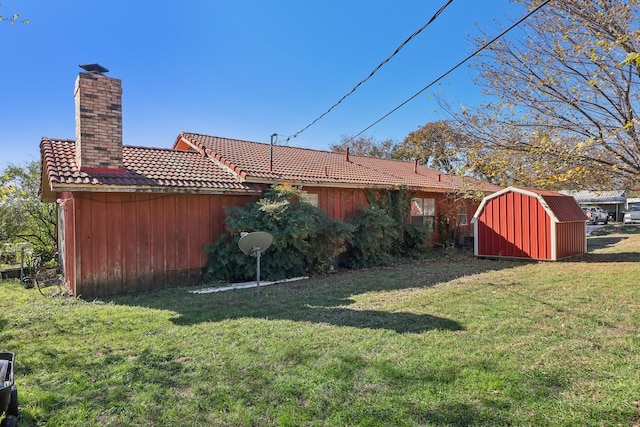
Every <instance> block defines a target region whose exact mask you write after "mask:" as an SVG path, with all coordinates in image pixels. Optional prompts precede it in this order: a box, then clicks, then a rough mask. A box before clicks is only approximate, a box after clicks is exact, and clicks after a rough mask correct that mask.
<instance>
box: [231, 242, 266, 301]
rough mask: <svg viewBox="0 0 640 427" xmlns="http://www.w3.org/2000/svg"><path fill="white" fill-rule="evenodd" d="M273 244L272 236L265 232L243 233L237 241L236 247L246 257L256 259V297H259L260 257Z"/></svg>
mask: <svg viewBox="0 0 640 427" xmlns="http://www.w3.org/2000/svg"><path fill="white" fill-rule="evenodd" d="M271 243H273V236H272V235H271V233H267V232H266V231H255V232H253V233H245V234H243V235H242V237H240V240H238V247H240V250H241V251H242V252H244V253H245V254H246V255H250V256H253V257H256V295H257V296H260V256H261V255H262V252H264V251H266V250H267V249H268V248H269V246H271Z"/></svg>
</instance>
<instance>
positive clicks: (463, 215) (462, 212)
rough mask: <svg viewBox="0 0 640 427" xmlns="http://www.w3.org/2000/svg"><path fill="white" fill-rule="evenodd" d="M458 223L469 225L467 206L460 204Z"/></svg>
mask: <svg viewBox="0 0 640 427" xmlns="http://www.w3.org/2000/svg"><path fill="white" fill-rule="evenodd" d="M458 225H467V206H466V205H462V206H458Z"/></svg>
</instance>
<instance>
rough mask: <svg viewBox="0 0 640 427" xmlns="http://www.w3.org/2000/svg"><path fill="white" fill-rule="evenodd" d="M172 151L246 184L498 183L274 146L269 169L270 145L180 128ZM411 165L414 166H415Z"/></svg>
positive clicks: (447, 187) (436, 186) (440, 186)
mask: <svg viewBox="0 0 640 427" xmlns="http://www.w3.org/2000/svg"><path fill="white" fill-rule="evenodd" d="M174 148H176V149H192V150H195V151H196V152H200V153H203V152H206V153H207V154H208V155H209V156H210V157H212V158H215V159H216V160H218V161H220V162H221V163H222V164H224V165H226V166H227V167H229V168H230V169H231V170H233V171H234V172H235V173H237V174H238V175H239V176H240V177H242V178H244V179H246V180H247V181H248V182H270V181H271V182H273V181H280V182H282V181H288V182H291V183H301V184H306V185H314V184H315V185H341V186H347V187H368V188H392V187H394V186H396V185H398V184H404V185H406V186H407V187H408V188H410V189H420V190H428V191H439V192H444V191H451V190H452V189H460V188H461V187H463V186H467V187H468V186H469V181H471V182H473V183H474V184H476V185H478V186H479V188H481V189H482V190H484V191H486V192H494V191H498V190H500V189H501V187H498V186H495V185H491V184H487V183H482V182H480V181H476V180H465V181H466V182H463V180H462V179H461V178H459V177H457V176H452V175H445V174H441V173H439V172H438V171H436V170H434V169H430V168H427V167H424V166H421V165H418V166H417V168H415V165H414V163H413V162H406V161H399V160H389V159H379V158H371V157H363V156H353V155H350V156H349V161H347V158H346V155H345V154H338V153H332V152H328V151H319V150H311V149H306V148H298V147H289V146H282V145H276V146H274V147H273V170H272V171H270V170H269V168H270V160H269V159H270V148H271V147H270V144H264V143H258V142H250V141H241V140H237V139H229V138H220V137H215V136H208V135H199V134H195V133H187V132H183V133H181V134H180V135H179V136H178V139H177V140H176V142H175V144H174ZM414 168H415V169H414Z"/></svg>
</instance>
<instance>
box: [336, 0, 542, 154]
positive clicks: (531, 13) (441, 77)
mask: <svg viewBox="0 0 640 427" xmlns="http://www.w3.org/2000/svg"><path fill="white" fill-rule="evenodd" d="M550 1H551V0H545V1H543V2H542V3H541V4H540V5H538V6H537V7H536V8H535V9H532V10H531V11H530V12H529V13H527V14H526V15H525V16H523V17H522V18H520V20H519V21H518V22H516V23H515V24H513V25H511V26H510V27H509V28H507V29H506V30H504V31H503V32H501V33H500V34H498V35H497V36H496V37H494V38H493V39H491V40H490V41H489V42H487V43H486V44H484V45H483V46H481V47H480V48H479V49H477V50H476V51H475V52H473V53H472V54H470V55H469V56H467V57H466V58H465V59H463V60H462V61H460V62H458V63H457V64H456V65H455V66H453V67H452V68H450V69H449V70H448V71H447V72H445V73H444V74H442V75H441V76H440V77H438V78H437V79H435V80H434V81H432V82H431V83H429V84H428V85H426V86H425V87H423V88H422V89H420V90H419V91H418V92H416V93H415V94H413V95H412V96H411V97H409V98H408V99H407V100H405V101H404V102H402V103H401V104H400V105H398V106H397V107H395V108H394V109H393V110H391V111H389V112H388V113H387V114H385V115H384V116H382V117H380V118H379V119H378V120H376V121H375V122H373V123H372V124H370V125H369V126H367V127H366V128H364V129H362V130H361V131H360V132H358V133H357V134H355V135H354V136H352V137H351V138H349V139H348V140H347V141H345V142H350V141H353V140H354V139H356V138H357V137H359V136H360V135H362V134H363V133H365V132H366V131H368V130H369V129H371V128H372V127H374V126H375V125H377V124H378V123H380V122H381V121H383V120H384V119H386V118H387V117H389V116H390V115H391V114H393V113H395V112H396V111H398V110H399V109H400V108H402V107H404V106H405V105H406V104H408V103H409V102H411V101H413V100H414V99H415V98H416V97H418V96H419V95H420V94H421V93H422V92H424V91H425V90H427V89H429V88H430V87H431V86H433V85H434V84H436V83H438V82H439V81H440V80H442V79H443V78H445V77H446V76H448V75H449V74H451V73H452V72H453V71H455V70H456V69H457V68H458V67H460V66H461V65H463V64H464V63H465V62H467V61H469V60H470V59H471V58H473V57H474V56H476V55H477V54H479V53H480V52H482V51H483V50H485V49H486V48H488V47H489V46H490V45H492V44H493V43H494V42H496V41H497V40H498V39H500V38H502V36H504V35H505V34H507V33H508V32H509V31H511V30H513V29H514V28H515V27H517V26H518V25H520V24H521V23H522V22H524V21H525V20H526V19H527V18H529V17H530V16H531V15H533V14H534V13H536V12H537V11H538V10H540V9H541V8H542V7H543V6H545V5H546V4H547V3H549V2H550Z"/></svg>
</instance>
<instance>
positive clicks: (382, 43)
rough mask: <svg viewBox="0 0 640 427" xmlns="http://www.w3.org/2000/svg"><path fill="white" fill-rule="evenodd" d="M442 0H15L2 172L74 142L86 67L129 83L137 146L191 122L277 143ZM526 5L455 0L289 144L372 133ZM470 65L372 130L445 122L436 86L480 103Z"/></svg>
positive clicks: (1, 72)
mask: <svg viewBox="0 0 640 427" xmlns="http://www.w3.org/2000/svg"><path fill="white" fill-rule="evenodd" d="M444 3H445V1H444V0H431V1H426V0H394V1H388V0H370V1H367V2H362V1H356V0H322V1H319V0H297V1H294V0H269V1H267V0H251V1H245V0H233V1H231V0H226V1H218V0H199V1H196V0H186V1H180V2H177V1H173V2H168V1H143V0H136V1H131V0H110V1H104V0H100V1H97V0H61V1H51V0H3V1H2V5H1V6H0V15H5V16H6V15H9V14H13V13H16V12H18V13H20V14H21V15H22V17H24V18H28V19H29V20H30V23H29V24H28V25H22V24H16V25H14V26H10V25H8V24H7V23H0V24H2V25H0V46H2V59H1V64H2V65H1V66H0V168H4V167H5V166H6V165H7V164H8V163H13V164H23V163H25V162H27V161H30V160H36V159H38V158H39V142H40V139H41V138H42V137H43V136H47V137H51V138H68V139H74V138H75V123H74V114H75V113H74V100H73V87H74V83H75V79H76V76H77V74H78V72H80V71H81V70H80V68H79V67H78V65H79V64H87V63H99V64H101V65H103V66H105V67H106V68H108V69H109V70H110V72H109V73H108V75H109V76H111V77H115V78H119V79H121V80H122V87H123V133H124V143H125V144H126V145H138V146H154V147H170V146H171V145H172V144H173V142H174V140H175V138H176V136H177V135H178V133H179V132H181V131H189V132H195V133H203V134H208V135H215V136H222V137H228V138H237V139H245V140H250V141H259V142H269V139H270V135H271V134H272V133H277V134H279V135H280V137H279V139H281V140H282V139H284V138H286V137H287V136H289V135H292V134H294V133H295V132H297V131H299V130H300V129H302V128H303V127H304V126H306V125H307V124H308V123H309V122H311V121H312V120H313V119H315V118H316V117H317V116H319V115H320V114H321V113H323V112H324V111H325V110H326V109H328V108H329V107H330V106H331V105H332V104H333V103H335V102H336V101H337V100H338V99H339V98H340V97H342V95H344V94H345V93H347V92H348V91H349V90H350V89H351V88H352V87H353V86H354V85H355V84H356V83H357V82H359V81H360V80H361V79H363V78H364V77H366V76H367V75H368V74H369V73H370V72H371V70H373V68H374V67H376V66H377V65H378V64H379V63H380V62H381V61H382V60H383V59H385V58H386V57H387V56H389V55H390V54H391V53H392V52H393V51H394V50H395V49H396V48H397V47H398V46H399V45H400V44H401V43H402V42H403V41H404V40H405V39H406V38H407V37H408V36H409V35H411V34H412V33H413V32H414V31H416V30H417V29H418V28H420V27H421V26H422V25H423V24H424V23H425V22H427V20H428V19H429V18H430V17H431V16H432V15H433V14H434V13H435V12H436V11H437V10H438V9H439V8H440V6H441V5H442V4H444ZM523 14H524V11H523V10H522V8H521V6H518V5H514V4H512V3H511V2H510V1H509V0H482V1H478V0H454V1H453V3H451V5H449V6H448V8H447V9H446V10H445V11H444V13H443V14H442V15H441V16H440V17H439V18H438V19H437V20H436V21H435V22H434V23H433V24H431V25H430V26H429V27H428V28H427V29H426V30H424V31H423V32H422V33H421V34H420V35H418V36H417V37H416V38H415V39H413V40H412V41H411V42H410V43H409V44H408V45H407V46H405V47H404V49H403V50H402V51H401V52H400V53H399V54H398V55H396V56H395V57H394V58H393V59H392V60H391V61H390V62H389V63H388V64H386V65H385V66H384V67H383V68H382V69H381V70H380V71H378V72H377V73H376V75H375V76H374V77H373V78H372V79H370V80H369V81H367V82H366V83H365V84H364V85H362V86H361V87H360V88H359V89H358V91H356V92H355V93H354V94H353V95H351V96H350V97H349V98H347V99H346V100H345V101H344V102H343V103H342V104H341V105H339V106H338V107H337V108H335V109H334V110H333V111H332V112H331V113H330V114H329V115H327V116H326V117H325V118H323V119H322V120H321V121H319V122H318V123H317V124H316V125H314V126H313V127H311V128H310V129H308V130H307V131H305V132H304V133H302V134H301V135H300V136H298V137H297V138H295V139H293V140H291V141H290V142H289V145H293V146H300V147H307V148H315V149H328V147H329V144H332V143H337V142H339V141H340V137H341V135H353V134H355V133H357V132H359V131H361V130H362V129H364V128H366V127H367V126H369V125H370V124H372V123H373V122H374V121H376V120H377V119H378V118H380V117H381V116H383V115H384V114H386V113H387V112H389V111H390V110H391V109H393V108H394V107H396V106H397V105H398V104H400V103H401V102H403V101H404V100H406V99H407V98H409V97H410V96H412V95H413V94H414V93H416V92H417V91H419V90H420V89H422V88H423V87H424V86H426V85H427V84H428V83H430V82H431V81H433V80H434V79H436V78H437V77H439V76H440V75H441V74H442V73H444V72H445V71H447V70H448V69H449V68H450V67H452V66H453V65H455V64H456V63H458V62H459V61H460V60H462V59H464V58H465V57H466V56H467V55H468V54H469V53H470V52H472V51H473V50H474V49H473V45H472V43H471V40H472V38H474V37H475V36H477V35H479V34H480V31H485V32H488V33H490V34H497V33H498V30H497V24H496V22H497V23H500V24H502V25H503V26H506V25H509V24H510V23H511V22H512V21H514V20H516V19H518V18H519V17H520V16H522V15H523ZM474 77H475V71H474V69H473V68H469V67H468V66H463V67H461V68H459V69H458V70H457V71H455V72H454V73H452V74H451V75H449V76H448V77H447V78H446V79H444V80H442V81H441V82H440V84H438V85H436V86H434V87H433V88H432V89H431V90H430V91H427V92H425V93H424V94H422V95H421V96H419V97H418V98H416V99H415V100H413V101H412V102H411V103H409V104H408V105H406V106H405V107H403V108H402V109H400V110H399V111H397V112H396V113H394V114H393V115H391V116H390V117H389V118H387V119H385V120H384V121H382V122H381V123H380V124H378V125H376V126H375V127H373V128H371V129H370V130H368V131H367V132H366V134H367V135H368V136H372V137H375V138H376V139H377V140H383V139H387V138H392V139H394V140H402V139H403V138H404V137H405V136H406V135H407V134H408V133H409V132H411V131H413V130H415V129H417V128H418V127H419V126H421V125H423V124H425V123H427V122H430V121H435V120H439V119H441V118H444V117H445V116H444V114H443V113H442V112H441V111H439V108H438V104H437V102H436V100H435V99H434V98H433V96H432V95H433V94H434V93H435V94H438V95H439V96H442V97H444V98H446V99H447V100H449V101H450V102H451V103H452V104H453V105H456V106H457V105H459V104H464V105H467V106H473V105H478V104H479V103H480V102H481V90H480V89H479V88H477V87H476V86H474Z"/></svg>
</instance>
